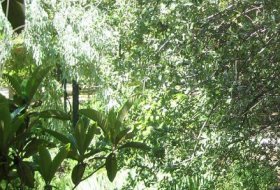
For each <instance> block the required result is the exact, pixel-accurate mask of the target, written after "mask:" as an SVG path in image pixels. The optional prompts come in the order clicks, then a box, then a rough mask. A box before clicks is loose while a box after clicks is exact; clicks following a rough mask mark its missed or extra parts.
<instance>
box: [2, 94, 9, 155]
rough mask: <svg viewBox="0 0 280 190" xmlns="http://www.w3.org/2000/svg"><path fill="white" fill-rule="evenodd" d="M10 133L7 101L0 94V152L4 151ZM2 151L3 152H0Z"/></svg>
mask: <svg viewBox="0 0 280 190" xmlns="http://www.w3.org/2000/svg"><path fill="white" fill-rule="evenodd" d="M10 131H11V116H10V111H9V105H8V101H7V99H6V98H5V97H4V96H2V95H1V94H0V150H1V149H6V148H5V147H6V145H7V143H8V142H7V140H8V137H9V135H10ZM1 151H3V150H1Z"/></svg>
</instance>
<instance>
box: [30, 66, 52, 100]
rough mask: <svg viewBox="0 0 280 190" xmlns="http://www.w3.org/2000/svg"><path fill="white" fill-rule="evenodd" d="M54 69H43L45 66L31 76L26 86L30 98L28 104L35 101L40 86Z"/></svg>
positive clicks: (49, 67) (50, 67)
mask: <svg viewBox="0 0 280 190" xmlns="http://www.w3.org/2000/svg"><path fill="white" fill-rule="evenodd" d="M51 69H52V66H47V67H45V68H43V66H38V67H37V68H36V69H35V70H34V71H33V73H32V74H31V76H30V78H29V79H28V81H27V84H26V92H27V94H26V95H27V97H28V100H27V101H28V103H30V102H31V100H32V99H33V96H34V95H35V93H36V92H37V90H38V88H39V86H40V84H41V83H42V81H43V80H44V78H45V77H46V76H47V74H48V72H50V70H51Z"/></svg>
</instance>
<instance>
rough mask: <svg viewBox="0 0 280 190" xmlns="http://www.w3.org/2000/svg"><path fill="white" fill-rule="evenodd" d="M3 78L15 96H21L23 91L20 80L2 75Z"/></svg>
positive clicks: (14, 76) (12, 76) (16, 77)
mask: <svg viewBox="0 0 280 190" xmlns="http://www.w3.org/2000/svg"><path fill="white" fill-rule="evenodd" d="M3 78H5V79H7V81H8V83H9V84H10V86H11V87H12V89H13V90H14V93H15V94H17V95H18V96H22V91H23V89H22V88H21V82H20V81H21V80H20V79H19V77H18V76H17V75H7V74H4V75H3Z"/></svg>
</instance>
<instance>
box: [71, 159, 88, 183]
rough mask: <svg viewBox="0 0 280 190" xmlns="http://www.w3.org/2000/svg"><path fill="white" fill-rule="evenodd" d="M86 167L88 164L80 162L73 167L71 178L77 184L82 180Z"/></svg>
mask: <svg viewBox="0 0 280 190" xmlns="http://www.w3.org/2000/svg"><path fill="white" fill-rule="evenodd" d="M85 168H86V165H85V164H84V163H79V164H77V165H76V166H75V167H74V168H73V170H72V174H71V179H72V182H73V183H74V184H75V185H77V184H79V183H80V182H81V180H82V177H83V175H84V172H85Z"/></svg>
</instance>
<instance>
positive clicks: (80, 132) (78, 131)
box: [74, 120, 86, 155]
mask: <svg viewBox="0 0 280 190" xmlns="http://www.w3.org/2000/svg"><path fill="white" fill-rule="evenodd" d="M85 136H86V127H85V126H84V122H83V120H79V121H78V123H77V126H76V128H75V130H74V137H75V139H76V143H77V147H78V150H79V153H80V155H83V154H84V144H85Z"/></svg>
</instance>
